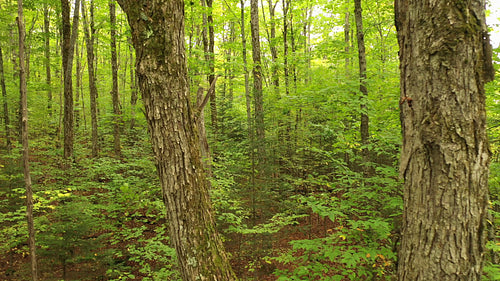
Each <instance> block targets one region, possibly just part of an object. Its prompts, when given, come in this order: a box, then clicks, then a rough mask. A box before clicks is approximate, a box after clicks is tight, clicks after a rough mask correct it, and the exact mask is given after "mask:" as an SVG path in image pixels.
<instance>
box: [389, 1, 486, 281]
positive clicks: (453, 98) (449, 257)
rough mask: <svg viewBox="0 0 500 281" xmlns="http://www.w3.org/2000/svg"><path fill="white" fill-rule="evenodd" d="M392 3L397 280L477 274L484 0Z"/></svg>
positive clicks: (481, 234) (482, 179)
mask: <svg viewBox="0 0 500 281" xmlns="http://www.w3.org/2000/svg"><path fill="white" fill-rule="evenodd" d="M395 9H396V26H397V29H398V41H399V46H400V70H401V82H400V83H401V84H400V86H401V101H400V107H401V121H402V130H403V148H402V154H401V166H400V173H401V176H402V177H403V178H404V180H405V184H404V213H403V232H402V242H401V246H400V251H399V259H398V260H399V264H398V280H401V281H403V280H411V281H417V280H467V281H474V280H481V274H482V267H483V253H484V250H485V249H484V245H485V238H486V232H485V219H486V217H487V205H488V165H489V161H490V152H489V146H488V140H487V136H486V113H485V92H484V83H485V82H487V81H489V80H490V79H491V78H492V75H491V72H489V71H488V69H489V66H491V54H488V53H487V52H485V51H484V50H485V49H487V47H488V45H489V42H486V41H485V40H486V36H485V32H486V25H485V16H484V0H473V1H431V0H420V1H406V0H397V1H396V7H395ZM485 46H486V47H485Z"/></svg>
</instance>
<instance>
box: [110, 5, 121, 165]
mask: <svg viewBox="0 0 500 281" xmlns="http://www.w3.org/2000/svg"><path fill="white" fill-rule="evenodd" d="M109 19H110V24H111V30H110V35H111V74H112V77H113V86H112V89H111V99H112V102H113V140H114V142H113V144H114V145H113V148H114V153H115V156H116V157H120V156H121V154H122V150H121V143H120V127H121V126H120V125H121V123H122V122H121V109H120V98H119V95H118V58H117V55H116V4H115V1H114V0H111V1H109Z"/></svg>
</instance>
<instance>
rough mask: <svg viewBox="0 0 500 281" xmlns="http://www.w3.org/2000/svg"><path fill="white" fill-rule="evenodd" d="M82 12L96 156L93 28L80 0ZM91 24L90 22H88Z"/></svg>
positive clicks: (93, 148)
mask: <svg viewBox="0 0 500 281" xmlns="http://www.w3.org/2000/svg"><path fill="white" fill-rule="evenodd" d="M93 10H94V2H93V1H91V4H90V13H91V14H92V13H93ZM82 14H83V25H84V27H83V31H84V33H85V42H86V43H85V45H86V47H87V64H88V68H87V69H88V72H89V89H90V126H91V129H92V137H91V142H92V157H94V158H95V157H97V155H98V154H99V135H98V131H97V85H96V78H95V72H94V33H93V29H92V28H90V30H89V27H90V26H89V21H88V17H87V11H86V9H85V0H82ZM90 25H92V24H90Z"/></svg>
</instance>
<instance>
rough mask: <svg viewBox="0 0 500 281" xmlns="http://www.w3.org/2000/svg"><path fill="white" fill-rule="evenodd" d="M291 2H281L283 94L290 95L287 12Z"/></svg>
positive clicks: (285, 0) (287, 0)
mask: <svg viewBox="0 0 500 281" xmlns="http://www.w3.org/2000/svg"><path fill="white" fill-rule="evenodd" d="M290 1H291V0H283V74H284V76H285V93H286V95H287V96H288V95H289V94H290V70H289V68H288V10H289V8H290Z"/></svg>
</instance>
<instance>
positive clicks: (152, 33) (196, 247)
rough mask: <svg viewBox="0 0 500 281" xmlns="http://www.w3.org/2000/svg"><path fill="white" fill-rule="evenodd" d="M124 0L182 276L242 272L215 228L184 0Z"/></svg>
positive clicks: (226, 277)
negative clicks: (192, 88)
mask: <svg viewBox="0 0 500 281" xmlns="http://www.w3.org/2000/svg"><path fill="white" fill-rule="evenodd" d="M118 3H119V4H120V6H121V7H122V9H123V10H124V11H125V13H126V14H127V16H128V22H129V24H130V26H131V30H132V41H133V45H134V47H135V50H136V74H137V77H138V81H139V87H140V90H141V93H142V98H143V102H144V107H145V113H146V114H145V115H146V119H147V121H148V128H149V132H150V136H151V141H152V146H153V151H154V154H155V156H156V167H157V170H158V174H159V177H160V183H161V187H162V190H163V199H164V202H165V206H166V207H167V216H168V221H169V226H170V237H171V240H172V243H173V246H174V247H175V249H176V252H177V258H178V261H179V267H180V272H181V275H182V278H183V279H184V280H235V279H236V277H235V275H234V273H233V271H232V269H231V267H230V265H229V262H228V258H227V256H226V253H225V251H224V246H223V244H222V242H221V239H220V237H219V235H218V234H217V232H216V230H215V219H214V216H213V211H212V207H211V203H210V198H209V192H208V190H209V187H210V184H209V181H208V180H207V179H206V177H205V175H204V173H203V169H202V161H201V155H200V149H199V142H198V130H197V128H196V125H195V120H194V112H193V110H192V108H191V105H190V99H189V81H188V77H187V65H186V54H185V46H184V2H183V1H181V0H170V1H166V0H153V1H151V0H142V1H137V0H118Z"/></svg>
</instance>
